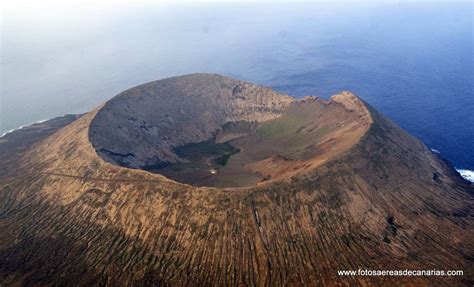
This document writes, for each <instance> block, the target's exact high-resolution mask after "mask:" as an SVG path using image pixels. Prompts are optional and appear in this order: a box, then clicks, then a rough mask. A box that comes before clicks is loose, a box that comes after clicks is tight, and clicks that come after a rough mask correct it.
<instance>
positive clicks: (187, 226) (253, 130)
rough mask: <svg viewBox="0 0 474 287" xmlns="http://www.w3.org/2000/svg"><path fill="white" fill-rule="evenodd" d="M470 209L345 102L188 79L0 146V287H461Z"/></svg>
mask: <svg viewBox="0 0 474 287" xmlns="http://www.w3.org/2000/svg"><path fill="white" fill-rule="evenodd" d="M473 207H474V187H473V185H472V184H471V183H469V182H467V181H465V180H464V179H463V178H462V177H460V175H459V174H458V173H457V172H456V171H455V170H454V168H453V167H452V166H451V165H450V164H449V162H447V161H445V160H443V159H442V158H440V157H439V155H438V154H436V153H433V152H432V151H430V149H428V148H427V147H426V146H425V145H424V144H423V143H422V142H421V141H420V140H418V139H416V138H414V137H413V136H411V135H409V134H408V133H406V132H405V131H403V130H402V129H401V128H399V127H398V126H397V125H396V124H394V123H393V122H391V121H390V120H389V119H387V118H386V117H385V116H383V115H382V114H380V113H379V112H377V111H376V110H375V109H374V108H372V107H371V106H370V105H368V104H367V103H365V102H364V101H363V100H361V99H359V98H358V97H357V96H355V95H354V94H352V93H350V92H341V93H340V94H338V95H335V96H332V97H331V98H330V99H328V100H325V99H320V98H317V97H310V96H308V97H305V98H302V99H295V98H293V97H290V96H288V95H284V94H281V93H278V92H275V91H273V90H271V89H268V88H265V87H260V86H257V85H254V84H251V83H247V82H244V81H240V80H234V79H230V78H227V77H224V76H220V75H214V74H192V75H186V76H180V77H174V78H169V79H164V80H159V81H155V82H151V83H147V84H144V85H140V86H137V87H134V88H131V89H129V90H127V91H124V92H123V93H121V94H119V95H117V96H115V97H114V98H112V99H111V100H109V101H108V102H106V103H105V104H103V105H101V106H100V107H98V108H96V109H94V110H92V111H90V112H88V113H85V114H83V115H76V116H74V115H69V116H66V117H61V118H57V119H53V120H50V121H46V122H43V123H41V124H36V125H33V126H30V127H28V128H24V129H22V130H19V131H17V132H13V133H10V134H7V135H6V136H4V137H2V138H1V139H0V285H2V286H3V285H7V286H8V285H12V286H17V285H26V286H29V285H35V286H36V285H68V286H70V285H81V286H82V285H87V286H90V285H112V286H116V285H119V286H121V285H124V286H125V285H127V286H129V285H138V286H142V285H144V286H148V285H152V286H224V285H239V286H359V285H362V286H381V285H404V286H445V285H447V284H450V285H452V286H466V285H467V286H470V285H472V284H473V283H474V273H473V270H474V269H473V266H474V262H473V260H474V239H473V238H474V229H473V224H474V211H473V210H474V208H473ZM359 269H364V270H405V269H408V270H463V275H462V276H411V277H408V276H365V277H364V276H344V275H341V274H339V273H338V271H341V270H359Z"/></svg>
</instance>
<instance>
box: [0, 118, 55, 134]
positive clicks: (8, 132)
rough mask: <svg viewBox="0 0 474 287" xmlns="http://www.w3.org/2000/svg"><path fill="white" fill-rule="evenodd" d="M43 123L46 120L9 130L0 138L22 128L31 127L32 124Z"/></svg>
mask: <svg viewBox="0 0 474 287" xmlns="http://www.w3.org/2000/svg"><path fill="white" fill-rule="evenodd" d="M45 121H47V120H40V121H37V122H33V123H31V124H27V125H23V126H20V127H18V128H14V129H11V130H9V131H6V132H4V133H3V134H2V135H1V136H0V138H3V137H4V136H6V135H7V134H10V133H12V132H14V131H18V130H21V129H22V128H25V127H28V126H31V125H34V124H40V123H44V122H45Z"/></svg>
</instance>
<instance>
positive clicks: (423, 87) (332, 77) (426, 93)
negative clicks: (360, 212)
mask: <svg viewBox="0 0 474 287" xmlns="http://www.w3.org/2000/svg"><path fill="white" fill-rule="evenodd" d="M124 5H125V4H124ZM128 5H131V4H128ZM196 5H197V4H196ZM118 6H120V5H118ZM11 9H12V10H14V9H15V8H11ZM81 9H82V10H81ZM78 11H80V13H79V12H78ZM473 11H474V8H473V4H472V3H464V4H463V3H461V4H439V3H438V4H435V3H420V4H397V3H392V4H348V3H346V4H344V3H342V4H338V5H329V4H324V5H323V4H298V5H290V4H278V5H277V4H265V5H264V4H259V5H257V4H206V5H204V4H200V5H198V6H191V5H190V4H187V5H184V4H183V5H176V6H163V5H161V6H147V5H143V6H133V7H115V6H114V7H99V6H96V7H89V6H84V7H79V8H78V7H75V9H73V10H68V9H67V8H64V10H61V9H60V8H56V9H53V8H52V9H49V10H48V9H47V8H45V10H39V11H30V12H31V13H29V14H27V15H25V16H23V15H21V13H16V14H15V13H13V14H12V13H5V15H6V16H5V17H4V18H5V19H4V20H3V23H4V25H3V27H2V35H3V41H2V50H3V57H2V63H1V65H2V71H3V75H2V83H3V84H2V85H1V101H0V104H1V122H0V123H1V125H0V132H5V131H7V130H10V129H14V128H16V127H18V126H21V125H24V124H28V123H31V122H34V121H38V120H42V119H46V118H51V117H54V116H58V115H62V114H65V113H77V112H84V111H87V110H88V109H90V108H92V107H94V106H97V105H98V104H100V103H101V102H103V101H105V100H107V99H109V98H111V97H112V96H114V95H115V94H117V93H118V92H120V91H121V90H124V89H126V88H129V87H131V86H134V85H137V84H140V83H144V82H147V81H152V80H156V79H160V78H164V77H168V76H173V75H180V74H187V73H192V72H215V73H221V74H225V75H228V76H231V77H235V78H240V79H243V80H248V81H252V82H256V83H258V84H262V85H266V86H270V87H272V88H274V89H276V90H278V91H281V92H285V93H288V94H290V95H293V96H296V97H300V96H304V95H317V96H321V97H325V98H326V97H329V96H331V95H332V94H335V93H338V92H339V91H341V90H349V91H352V92H354V93H355V94H357V95H358V96H360V97H361V98H363V99H364V100H365V101H366V102H368V103H369V104H371V105H372V106H374V107H375V108H377V109H378V110H379V111H381V112H382V113H384V114H385V115H387V116H388V117H390V118H391V119H392V120H394V121H395V122H396V123H397V124H398V125H400V126H401V127H402V128H404V129H406V130H407V131H409V132H410V133H411V134H413V135H415V136H416V137H418V138H420V139H421V140H423V141H424V142H425V143H426V145H427V146H428V147H430V148H432V149H434V150H436V151H439V152H440V153H441V155H442V156H443V157H444V158H446V159H448V160H449V161H451V162H452V163H453V165H454V166H455V167H456V168H458V169H467V170H474V86H473V85H474V46H473V39H474V34H473ZM13 12H14V11H13ZM68 13H69V14H68ZM85 14H86V15H88V17H87V21H85V20H84V19H85V18H84V17H80V15H85ZM69 16H70V17H69Z"/></svg>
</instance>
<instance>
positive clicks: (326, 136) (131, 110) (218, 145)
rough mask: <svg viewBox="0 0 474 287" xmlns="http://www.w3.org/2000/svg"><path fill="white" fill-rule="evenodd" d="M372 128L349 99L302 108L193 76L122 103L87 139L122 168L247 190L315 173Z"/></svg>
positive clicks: (112, 104) (264, 92) (106, 110)
mask: <svg viewBox="0 0 474 287" xmlns="http://www.w3.org/2000/svg"><path fill="white" fill-rule="evenodd" d="M371 122H372V119H371V116H370V113H369V112H368V110H367V109H366V108H365V106H364V104H363V103H362V102H361V101H360V100H359V99H358V98H357V97H356V96H354V95H353V94H351V93H349V92H343V93H341V94H339V95H335V96H333V97H332V98H331V99H330V100H323V99H319V98H316V97H305V98H303V99H299V100H297V99H294V98H292V97H289V96H287V95H283V94H280V93H277V92H275V91H272V90H270V89H268V88H264V87H259V86H256V85H254V84H250V83H247V82H243V81H239V80H233V79H230V78H227V77H223V76H219V75H207V74H195V75H190V76H186V77H178V78H170V79H165V80H160V81H156V82H152V83H148V84H145V85H141V86H138V87H135V88H132V89H130V90H127V91H125V92H123V93H122V94H120V95H118V96H117V97H115V98H114V99H112V100H110V101H109V102H107V103H106V104H105V105H104V106H103V107H102V108H101V109H100V110H99V111H98V112H97V114H96V116H95V118H94V119H93V121H92V123H91V126H90V131H89V139H90V142H91V143H92V145H93V146H94V148H95V149H96V151H97V153H98V154H99V155H100V156H101V157H102V158H103V159H104V160H106V161H108V162H111V163H114V164H117V165H120V166H124V167H128V168H136V169H144V170H147V171H150V172H153V173H158V174H161V175H164V176H166V177H168V178H170V179H173V180H176V181H178V182H181V183H186V184H190V185H194V186H210V187H245V186H254V185H257V184H259V183H262V182H267V181H271V180H277V179H279V178H289V177H291V176H292V175H294V174H297V173H300V172H304V171H305V170H308V169H312V168H315V167H317V166H318V165H320V164H322V163H324V162H326V161H327V160H329V159H330V158H331V157H334V156H336V155H337V154H339V153H342V152H344V151H346V150H348V149H349V148H350V147H351V146H353V145H354V144H355V143H356V142H357V141H358V140H359V139H360V138H361V137H362V136H363V135H364V133H365V132H366V131H367V130H368V128H369V127H370V124H371Z"/></svg>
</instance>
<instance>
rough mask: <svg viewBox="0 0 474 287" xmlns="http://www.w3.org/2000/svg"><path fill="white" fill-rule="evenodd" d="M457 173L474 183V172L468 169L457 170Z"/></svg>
mask: <svg viewBox="0 0 474 287" xmlns="http://www.w3.org/2000/svg"><path fill="white" fill-rule="evenodd" d="M456 170H457V172H459V174H460V175H461V176H462V177H463V178H464V179H466V180H468V181H470V182H474V171H473V170H468V169H456Z"/></svg>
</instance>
